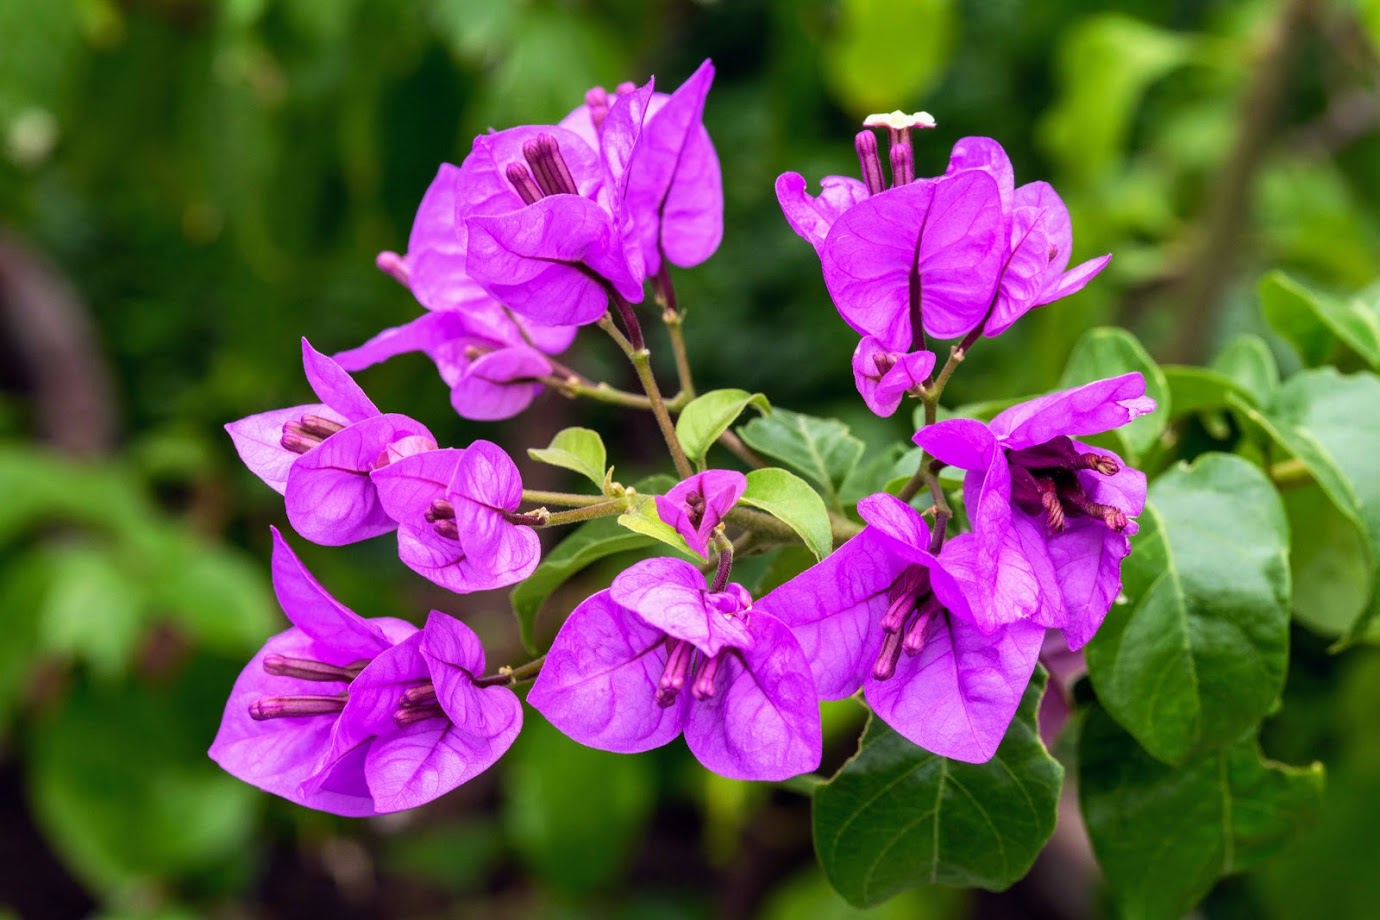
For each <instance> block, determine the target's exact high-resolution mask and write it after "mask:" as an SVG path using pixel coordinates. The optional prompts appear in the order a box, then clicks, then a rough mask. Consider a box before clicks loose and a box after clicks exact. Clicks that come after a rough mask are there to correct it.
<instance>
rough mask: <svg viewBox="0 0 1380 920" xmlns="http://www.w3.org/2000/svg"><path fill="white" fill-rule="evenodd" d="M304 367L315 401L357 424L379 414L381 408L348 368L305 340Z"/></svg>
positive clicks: (303, 347) (303, 340) (303, 351)
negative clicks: (362, 388) (356, 381)
mask: <svg viewBox="0 0 1380 920" xmlns="http://www.w3.org/2000/svg"><path fill="white" fill-rule="evenodd" d="M302 368H303V370H305V371H306V373H307V383H309V384H311V388H312V392H314V393H315V394H316V398H317V399H319V400H321V401H322V402H323V403H325V404H326V405H328V406H330V407H331V408H332V409H334V410H335V411H336V412H339V413H340V414H341V415H343V416H344V417H345V418H346V419H347V420H349V421H351V422H358V421H362V420H363V419H366V418H372V417H373V416H375V415H378V414H379V410H378V407H376V406H375V405H374V404H373V403H372V402H370V401H369V397H368V396H365V395H364V391H363V390H361V389H360V388H359V384H357V383H355V381H354V379H353V378H352V377H351V376H350V375H349V374H347V373H345V369H344V368H343V367H341V366H340V365H339V364H336V363H335V362H334V361H332V360H331V359H330V358H328V357H326V356H325V355H323V354H321V352H319V351H317V350H316V349H315V348H312V347H311V343H310V342H308V341H307V340H306V339H302Z"/></svg>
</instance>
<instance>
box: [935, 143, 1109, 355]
mask: <svg viewBox="0 0 1380 920" xmlns="http://www.w3.org/2000/svg"><path fill="white" fill-rule="evenodd" d="M972 169H976V170H981V171H983V172H986V173H988V174H989V175H991V176H992V177H993V178H994V179H996V180H997V185H998V187H999V188H1000V190H1001V199H1002V210H1003V211H1004V212H1005V215H1006V222H1007V226H1008V228H1009V233H1010V244H1009V247H1008V249H1007V253H1006V258H1005V260H1004V262H1003V265H1002V268H1001V283H1000V284H998V286H997V294H996V298H995V299H994V300H993V302H992V311H991V316H990V317H989V318H988V320H987V323H986V325H984V326H983V334H984V335H987V336H989V337H990V336H997V335H1000V334H1001V333H1003V332H1005V331H1006V330H1007V329H1009V328H1010V327H1011V324H1012V323H1014V322H1015V321H1016V320H1018V319H1020V318H1021V317H1022V316H1024V315H1025V314H1026V313H1028V312H1029V311H1030V310H1032V309H1034V308H1035V307H1039V306H1044V305H1045V304H1048V303H1053V302H1054V301H1056V300H1059V299H1060V298H1063V297H1067V296H1069V295H1070V294H1074V293H1076V292H1078V291H1080V290H1082V289H1083V286H1084V285H1086V284H1087V283H1088V282H1089V281H1090V280H1092V278H1093V277H1094V276H1095V275H1096V274H1097V273H1098V272H1100V271H1102V269H1103V268H1104V267H1106V265H1107V263H1108V262H1109V261H1111V258H1112V257H1111V256H1110V255H1105V256H1099V257H1098V258H1096V259H1090V260H1088V261H1087V262H1083V263H1082V264H1080V265H1078V266H1076V267H1075V268H1072V269H1069V270H1068V271H1065V269H1067V268H1068V264H1069V256H1070V255H1071V254H1072V250H1073V225H1072V223H1071V221H1070V220H1069V212H1068V209H1067V208H1066V207H1064V202H1063V201H1062V200H1061V199H1060V198H1059V195H1058V194H1057V193H1056V192H1055V191H1054V189H1053V188H1052V187H1051V186H1050V185H1049V183H1047V182H1030V183H1027V184H1026V185H1022V186H1021V187H1020V188H1016V187H1015V178H1014V177H1015V173H1014V171H1013V170H1012V168H1011V160H1010V159H1009V158H1008V157H1007V156H1006V151H1005V150H1003V149H1002V147H1001V144H999V143H997V142H996V141H994V140H993V139H992V138H990V137H965V138H962V139H960V140H959V141H958V143H956V144H954V147H953V153H952V154H951V155H950V157H949V168H948V172H947V173H946V175H954V174H957V173H960V172H962V171H964V170H972Z"/></svg>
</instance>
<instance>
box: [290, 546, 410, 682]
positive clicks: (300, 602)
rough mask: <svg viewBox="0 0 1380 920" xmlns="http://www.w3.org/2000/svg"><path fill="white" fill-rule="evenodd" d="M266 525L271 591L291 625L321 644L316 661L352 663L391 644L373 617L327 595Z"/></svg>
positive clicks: (371, 655) (336, 663)
mask: <svg viewBox="0 0 1380 920" xmlns="http://www.w3.org/2000/svg"><path fill="white" fill-rule="evenodd" d="M270 529H271V530H272V531H273V591H274V593H275V594H276V595H277V596H278V604H279V605H280V606H281V607H282V608H283V613H285V614H287V617H288V619H289V620H291V621H292V623H293V625H294V626H296V627H298V628H299V629H301V630H302V632H303V633H304V634H305V635H307V636H308V637H309V638H311V639H313V640H315V641H316V642H317V643H319V645H320V646H321V648H320V650H319V652H320V654H319V655H318V656H316V660H317V661H323V662H325V663H326V664H333V665H342V666H343V665H348V664H353V663H354V662H356V661H358V660H360V659H361V658H373V657H374V656H375V655H377V654H379V653H380V652H382V651H383V650H384V649H386V648H388V647H390V646H391V645H392V644H393V642H392V641H390V640H389V638H388V637H387V635H386V634H385V633H384V632H383V630H382V629H381V628H380V626H379V625H378V622H377V621H374V620H366V619H364V618H363V617H361V616H360V615H359V614H357V613H355V612H354V611H353V610H350V609H349V608H348V607H346V606H345V605H344V604H342V603H340V602H339V601H337V600H336V599H335V598H333V597H331V595H330V594H328V593H327V592H326V589H325V588H323V587H321V584H320V583H319V582H318V581H317V580H316V579H315V578H313V577H312V574H311V573H310V572H308V571H307V568H306V566H304V565H302V561H301V560H300V559H298V558H297V555H296V553H294V552H293V551H292V548H291V547H289V546H288V545H287V541H285V540H284V539H283V535H282V534H280V533H279V532H278V529H277V528H276V527H274V528H270ZM322 655H324V656H325V657H321V656H322Z"/></svg>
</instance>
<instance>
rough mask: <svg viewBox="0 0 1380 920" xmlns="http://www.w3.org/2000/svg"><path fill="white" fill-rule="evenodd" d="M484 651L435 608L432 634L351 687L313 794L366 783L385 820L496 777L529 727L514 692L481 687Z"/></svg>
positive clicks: (384, 659) (395, 651)
mask: <svg viewBox="0 0 1380 920" xmlns="http://www.w3.org/2000/svg"><path fill="white" fill-rule="evenodd" d="M483 673H484V649H483V647H482V646H481V645H480V644H479V638H478V637H477V636H476V635H475V634H474V632H473V631H472V630H471V629H470V628H469V627H468V626H465V625H464V624H463V623H461V622H460V621H458V620H456V619H454V618H452V617H449V616H446V615H445V614H444V613H440V612H438V611H435V610H433V611H432V612H431V615H430V616H429V617H428V618H427V622H426V627H425V628H424V629H423V630H422V631H420V632H416V633H414V634H413V635H412V636H410V637H409V638H408V639H406V640H405V641H403V642H400V643H398V644H397V645H395V646H394V647H393V648H391V649H388V650H387V651H385V652H383V653H382V654H380V655H379V656H378V657H377V658H375V659H374V660H373V661H372V662H370V664H369V666H368V667H366V668H365V669H364V670H363V671H362V672H361V673H360V675H359V676H358V677H356V678H355V680H354V682H353V683H352V684H350V691H349V697H350V698H349V701H348V702H347V703H346V704H345V708H344V711H343V712H342V713H341V715H340V718H339V720H338V721H337V722H336V725H335V730H334V731H333V732H332V734H331V738H330V746H329V749H328V751H327V752H326V754H325V756H324V757H323V758H322V761H321V763H320V765H319V767H318V768H317V769H316V770H315V771H314V772H313V774H312V775H311V776H310V777H308V779H307V780H306V781H305V783H304V787H305V788H306V789H307V790H310V791H315V790H328V789H332V788H336V787H339V786H342V785H343V786H346V787H350V788H359V787H360V786H361V784H362V786H363V788H364V789H366V790H367V792H368V795H369V796H370V798H371V799H372V800H373V804H374V810H375V811H376V812H377V813H379V814H387V813H389V812H394V811H401V810H403V809H407V808H416V807H417V806H418V805H424V804H426V803H427V802H430V801H432V800H433V799H435V798H437V797H438V796H441V795H444V794H445V793H447V792H449V791H451V790H452V789H454V788H455V787H456V786H459V785H460V784H461V783H464V782H466V781H468V780H470V779H473V778H474V777H475V776H477V775H478V774H479V773H482V772H483V771H484V770H487V769H488V768H489V767H490V766H492V765H493V763H494V762H495V761H496V760H498V758H499V757H501V756H503V754H504V753H505V752H506V751H507V750H508V748H509V747H510V746H511V745H512V743H513V740H514V739H515V738H516V737H517V735H518V732H519V731H520V730H521V728H522V704H521V703H520V702H519V701H518V698H517V695H516V694H514V693H513V691H511V690H509V689H508V688H506V687H500V686H491V687H479V686H476V684H475V678H476V677H479V676H480V675H482V674H483Z"/></svg>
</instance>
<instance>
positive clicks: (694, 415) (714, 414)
mask: <svg viewBox="0 0 1380 920" xmlns="http://www.w3.org/2000/svg"><path fill="white" fill-rule="evenodd" d="M748 406H755V407H756V408H757V409H758V410H760V411H762V412H769V411H770V410H771V404H770V403H768V402H767V398H766V397H765V396H763V395H762V394H761V393H749V392H748V391H747V390H711V391H710V392H708V393H705V394H704V395H703V396H700V397H698V398H696V399H693V400H691V401H690V404H689V405H688V406H686V407H685V408H684V409H683V410H681V413H680V417H679V418H678V419H676V438H677V439H679V440H680V446H681V447H682V448H684V449H685V453H686V456H688V457H690V459H692V460H695V461H696V462H698V463H700V464H701V465H703V463H704V455H705V452H706V451H708V450H709V445H711V444H713V443H714V442H715V441H717V440H718V439H719V435H721V434H723V433H724V432H725V431H727V430H728V426H729V425H732V424H733V423H734V421H736V420H737V418H738V416H740V415H742V414H743V410H744V409H746V408H747V407H748Z"/></svg>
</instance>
